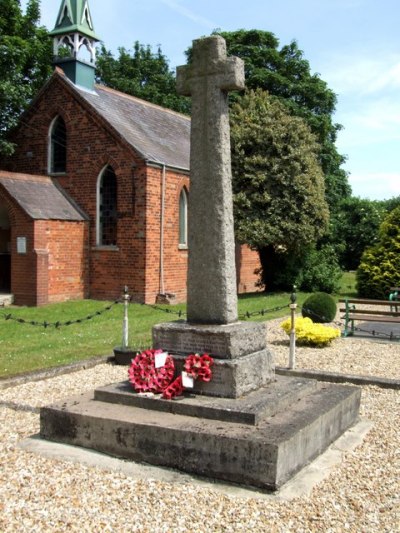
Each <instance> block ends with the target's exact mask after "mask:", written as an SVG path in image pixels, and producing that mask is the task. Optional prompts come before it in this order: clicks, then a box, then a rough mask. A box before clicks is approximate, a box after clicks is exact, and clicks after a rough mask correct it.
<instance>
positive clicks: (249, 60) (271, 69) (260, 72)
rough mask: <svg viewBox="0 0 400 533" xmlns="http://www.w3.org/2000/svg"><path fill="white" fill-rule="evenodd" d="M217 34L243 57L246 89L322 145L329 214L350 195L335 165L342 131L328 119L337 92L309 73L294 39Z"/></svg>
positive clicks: (250, 33)
mask: <svg viewBox="0 0 400 533" xmlns="http://www.w3.org/2000/svg"><path fill="white" fill-rule="evenodd" d="M218 33H219V34H220V35H222V37H224V39H225V40H226V43H227V51H228V54H229V55H234V56H238V57H241V58H242V59H243V60H244V63H245V75H246V86H247V88H249V89H257V88H261V89H263V90H265V91H268V92H269V93H270V94H271V95H274V96H276V97H277V98H278V99H279V100H280V101H281V102H282V103H283V104H284V105H285V106H286V108H287V109H288V110H289V111H290V113H292V114H293V115H296V116H300V117H303V118H304V119H305V120H306V121H307V123H308V125H309V126H310V128H311V131H312V132H313V133H314V135H315V136H316V138H317V141H318V142H319V143H320V145H321V149H320V151H319V154H318V159H319V162H320V164H321V167H322V170H323V173H324V177H325V195H326V199H327V201H328V204H329V207H330V210H331V212H335V211H336V210H337V209H338V207H339V204H340V202H341V201H342V200H343V199H344V198H347V197H349V196H350V195H351V188H350V185H349V183H348V178H347V174H346V172H345V171H344V170H343V169H341V168H340V167H341V165H342V164H343V163H344V161H345V158H344V157H343V156H342V155H340V154H339V153H338V151H337V149H336V146H335V142H336V138H337V133H338V131H339V130H340V129H341V126H340V125H339V124H335V123H334V122H333V120H332V116H333V113H334V111H335V106H336V101H337V100H336V95H335V94H334V92H333V91H332V90H331V89H329V88H328V86H327V84H326V82H325V81H323V80H322V79H321V78H320V77H319V75H318V74H312V73H311V71H310V65H309V62H308V61H307V60H306V59H305V58H304V55H303V52H302V51H301V50H299V48H298V46H297V43H296V42H295V41H292V42H291V43H290V44H289V45H286V46H283V47H282V48H281V49H279V41H278V39H277V38H276V37H275V35H274V34H273V33H270V32H266V31H261V30H250V31H246V30H239V31H234V32H218ZM188 57H189V59H190V57H191V53H190V51H188Z"/></svg>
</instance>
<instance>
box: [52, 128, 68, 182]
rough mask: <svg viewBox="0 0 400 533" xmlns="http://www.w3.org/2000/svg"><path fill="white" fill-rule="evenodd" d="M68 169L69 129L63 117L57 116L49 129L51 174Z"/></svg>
mask: <svg viewBox="0 0 400 533" xmlns="http://www.w3.org/2000/svg"><path fill="white" fill-rule="evenodd" d="M66 170H67V130H66V127H65V122H64V120H63V119H62V117H56V118H55V119H54V120H53V122H52V123H51V126H50V130H49V174H57V173H60V172H61V173H63V172H66Z"/></svg>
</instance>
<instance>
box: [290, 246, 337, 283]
mask: <svg viewBox="0 0 400 533" xmlns="http://www.w3.org/2000/svg"><path fill="white" fill-rule="evenodd" d="M341 277H342V271H341V269H340V267H339V262H338V258H337V255H336V252H335V250H334V248H333V246H329V245H324V246H322V247H321V248H320V249H314V250H312V251H311V252H310V253H309V254H308V255H307V257H306V260H305V263H304V265H303V268H302V270H301V272H300V273H299V275H298V279H296V283H295V285H296V286H297V287H299V288H300V289H301V290H302V291H305V292H315V291H321V292H328V293H332V292H335V291H337V290H338V289H339V286H340V279H341Z"/></svg>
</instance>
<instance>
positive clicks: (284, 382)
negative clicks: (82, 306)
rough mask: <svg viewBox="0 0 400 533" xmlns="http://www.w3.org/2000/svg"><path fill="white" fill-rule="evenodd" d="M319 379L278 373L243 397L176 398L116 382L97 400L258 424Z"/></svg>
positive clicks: (100, 390)
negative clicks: (274, 377)
mask: <svg viewBox="0 0 400 533" xmlns="http://www.w3.org/2000/svg"><path fill="white" fill-rule="evenodd" d="M316 387H317V382H316V381H315V380H310V379H304V378H301V379H293V378H285V377H283V376H276V381H275V382H274V383H271V384H270V385H268V387H265V388H262V389H259V390H257V391H254V392H251V393H249V394H247V395H245V396H242V397H240V398H236V399H232V398H215V397H210V396H201V395H194V394H192V395H191V394H185V396H183V397H180V398H178V399H176V400H173V401H169V400H164V399H163V398H162V397H161V395H155V396H152V397H148V396H145V395H142V394H136V393H135V392H134V390H133V388H132V385H131V384H130V383H129V382H128V381H124V382H122V383H114V384H112V385H108V386H106V387H101V388H98V389H96V390H95V392H94V398H95V400H98V401H102V402H109V403H114V404H121V405H131V406H134V407H140V408H142V409H153V410H155V411H163V412H168V413H173V414H181V415H186V416H194V417H199V418H208V419H212V420H221V421H225V422H237V423H241V424H250V425H256V424H258V423H259V422H260V421H261V420H262V419H263V418H265V417H266V416H274V415H275V414H277V413H278V412H279V411H283V410H285V409H286V408H287V407H289V406H290V405H292V404H293V403H295V402H297V401H299V400H300V399H301V398H303V397H304V396H305V395H306V394H310V392H312V391H313V390H315V388H316Z"/></svg>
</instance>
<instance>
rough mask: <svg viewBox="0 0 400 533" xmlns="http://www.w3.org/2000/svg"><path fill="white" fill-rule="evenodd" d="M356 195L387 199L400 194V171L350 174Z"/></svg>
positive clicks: (373, 198)
mask: <svg viewBox="0 0 400 533" xmlns="http://www.w3.org/2000/svg"><path fill="white" fill-rule="evenodd" d="M349 181H350V185H351V186H352V189H353V195H354V196H360V197H361V198H369V199H371V200H385V199H388V198H393V196H400V173H399V172H398V173H396V172H362V173H361V172H360V173H358V172H355V173H354V174H351V175H350V178H349Z"/></svg>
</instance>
